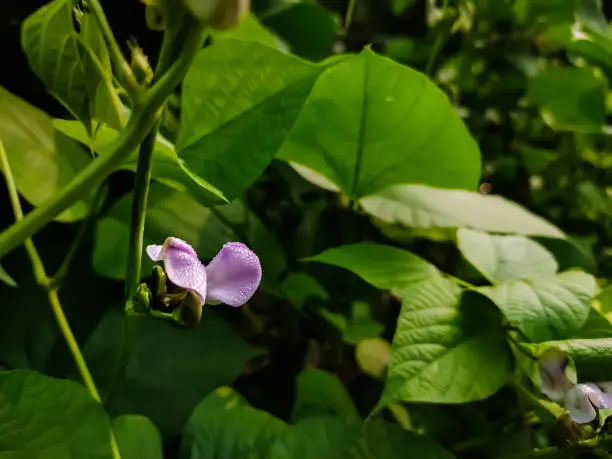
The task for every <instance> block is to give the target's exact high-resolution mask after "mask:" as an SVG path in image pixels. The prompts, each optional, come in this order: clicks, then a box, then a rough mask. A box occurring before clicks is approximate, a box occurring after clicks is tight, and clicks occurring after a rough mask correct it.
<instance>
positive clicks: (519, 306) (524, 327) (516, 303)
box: [479, 271, 597, 341]
mask: <svg viewBox="0 0 612 459" xmlns="http://www.w3.org/2000/svg"><path fill="white" fill-rule="evenodd" d="M479 291H480V292H481V293H483V294H484V295H486V296H488V297H489V298H490V299H491V300H492V301H493V302H494V303H495V304H496V305H497V306H498V307H499V308H500V309H501V310H502V312H503V313H504V315H505V316H506V317H507V319H508V320H509V321H510V323H511V324H513V325H514V326H516V327H518V328H519V329H520V330H521V332H522V333H523V334H524V335H525V336H526V337H527V338H528V339H530V340H532V341H545V340H554V339H565V338H569V337H570V336H572V334H573V333H575V332H577V331H578V330H580V329H581V328H582V327H583V325H584V324H585V323H586V321H587V319H588V317H589V311H590V309H591V301H592V299H593V297H594V296H595V294H596V293H597V284H596V282H595V278H594V277H593V276H591V275H589V274H586V273H584V272H582V271H566V272H563V273H561V274H558V275H556V276H551V277H539V278H534V279H528V280H509V281H507V282H505V283H503V284H499V285H496V286H494V287H481V288H479Z"/></svg>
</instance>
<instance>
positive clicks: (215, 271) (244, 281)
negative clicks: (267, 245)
mask: <svg viewBox="0 0 612 459" xmlns="http://www.w3.org/2000/svg"><path fill="white" fill-rule="evenodd" d="M206 274H207V276H208V292H207V295H208V298H209V299H212V300H215V301H219V302H221V303H225V304H228V305H230V306H242V305H243V304H244V303H246V302H247V301H249V299H250V298H251V297H252V296H253V294H254V293H255V290H257V287H258V286H259V283H260V282H261V264H260V263H259V258H258V257H257V255H255V253H254V252H253V251H252V250H251V249H249V248H248V247H247V246H246V245H244V244H243V243H242V242H228V243H227V244H225V245H224V246H223V248H222V249H221V250H220V251H219V253H218V254H217V255H216V256H215V258H213V260H212V261H211V262H210V264H209V265H208V266H207V267H206Z"/></svg>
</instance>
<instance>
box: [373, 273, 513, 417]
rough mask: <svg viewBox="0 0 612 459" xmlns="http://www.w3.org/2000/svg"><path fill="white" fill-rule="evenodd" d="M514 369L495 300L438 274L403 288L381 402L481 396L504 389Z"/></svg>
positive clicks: (459, 399)
mask: <svg viewBox="0 0 612 459" xmlns="http://www.w3.org/2000/svg"><path fill="white" fill-rule="evenodd" d="M511 372H512V360H511V354H510V349H509V348H508V345H507V343H506V340H505V335H504V332H503V331H502V329H501V327H500V324H499V317H497V315H496V314H495V311H494V308H493V306H492V305H491V304H490V303H489V302H488V301H487V300H486V299H485V298H484V297H482V296H480V295H477V294H475V293H471V292H468V293H465V294H463V295H462V293H461V289H459V288H458V287H457V286H456V285H455V284H454V283H453V282H451V281H449V280H447V279H444V278H442V277H440V276H436V277H433V278H431V279H429V280H425V281H423V282H420V283H418V284H415V285H413V286H412V287H411V288H409V289H407V290H405V291H404V302H403V304H402V310H401V312H400V316H399V318H398V325H397V330H396V332H395V336H394V338H393V343H392V348H391V362H390V364H389V370H388V373H387V381H386V384H385V388H384V391H383V394H382V398H381V401H380V405H387V404H389V403H392V402H395V401H407V402H430V403H464V402H469V401H474V400H480V399H483V398H486V397H488V396H489V395H491V394H493V393H494V392H496V391H497V390H498V389H500V388H501V387H502V386H503V385H504V384H505V383H506V382H507V380H508V378H509V377H510V375H511Z"/></svg>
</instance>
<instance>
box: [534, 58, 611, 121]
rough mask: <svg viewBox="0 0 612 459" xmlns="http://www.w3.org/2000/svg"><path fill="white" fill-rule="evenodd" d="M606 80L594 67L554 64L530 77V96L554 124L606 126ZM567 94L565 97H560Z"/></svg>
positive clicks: (545, 118) (547, 119)
mask: <svg viewBox="0 0 612 459" xmlns="http://www.w3.org/2000/svg"><path fill="white" fill-rule="evenodd" d="M606 90H607V87H606V84H605V82H604V81H603V80H602V79H600V78H597V77H596V76H595V74H594V73H593V70H592V69H589V68H572V67H551V68H549V69H547V70H545V71H544V72H542V73H540V74H538V75H537V76H535V77H533V78H531V79H530V80H529V83H528V86H527V98H528V99H529V100H530V101H531V103H533V104H535V105H537V106H538V107H539V108H540V110H541V111H542V115H543V117H544V120H545V121H546V122H547V123H548V124H550V126H551V127H553V128H557V127H563V126H564V125H577V126H584V125H586V126H602V125H603V124H604V122H605V119H606V106H605V92H606ZM559 94H564V95H565V96H564V97H559Z"/></svg>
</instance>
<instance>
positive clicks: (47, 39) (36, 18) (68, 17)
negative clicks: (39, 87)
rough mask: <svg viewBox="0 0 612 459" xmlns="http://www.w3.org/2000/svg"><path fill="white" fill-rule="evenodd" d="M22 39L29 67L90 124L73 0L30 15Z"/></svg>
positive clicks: (56, 2)
mask: <svg viewBox="0 0 612 459" xmlns="http://www.w3.org/2000/svg"><path fill="white" fill-rule="evenodd" d="M21 43H22V46H23V49H24V51H25V53H26V55H27V57H28V62H29V64H30V67H31V68H32V70H33V71H34V73H35V74H36V75H37V76H38V77H39V78H40V79H41V80H42V81H43V83H44V84H45V86H46V87H47V89H48V91H49V92H50V93H51V94H52V95H53V96H54V97H55V98H57V99H58V100H59V101H60V102H61V103H62V104H63V105H64V106H65V107H66V108H67V109H68V110H70V111H71V112H72V113H73V114H74V115H75V116H76V117H77V118H78V119H80V120H81V121H83V122H84V123H86V124H89V121H90V116H89V107H88V104H89V102H88V92H87V86H86V75H85V69H84V65H83V61H82V56H81V50H80V48H79V43H78V37H77V33H76V31H75V30H74V24H73V15H72V0H53V1H51V2H50V3H47V4H46V5H44V6H42V7H41V8H39V9H38V10H36V11H35V12H34V13H33V14H31V15H30V16H28V17H27V18H26V20H25V21H24V22H23V24H22V27H21Z"/></svg>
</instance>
